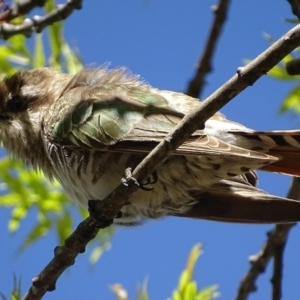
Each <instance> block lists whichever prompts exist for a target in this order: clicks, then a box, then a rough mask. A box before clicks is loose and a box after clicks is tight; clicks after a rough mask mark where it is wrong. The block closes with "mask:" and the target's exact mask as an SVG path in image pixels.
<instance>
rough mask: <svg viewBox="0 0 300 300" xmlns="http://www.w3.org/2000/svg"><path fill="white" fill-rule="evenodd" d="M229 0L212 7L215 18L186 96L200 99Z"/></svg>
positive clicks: (222, 0)
mask: <svg viewBox="0 0 300 300" xmlns="http://www.w3.org/2000/svg"><path fill="white" fill-rule="evenodd" d="M229 4H230V0H220V3H219V4H218V5H215V6H213V7H212V10H213V12H214V13H215V18H214V21H213V24H212V27H211V29H210V33H209V37H208V40H207V43H206V46H205V48H204V51H203V54H202V55H201V58H200V59H199V62H198V64H197V70H196V74H195V76H194V78H193V79H191V80H190V82H189V86H188V89H187V91H186V94H187V95H189V96H192V97H195V98H200V96H201V92H202V90H203V87H204V84H205V76H206V75H207V74H208V73H210V72H211V70H212V66H211V65H212V63H211V61H212V57H213V55H214V52H215V49H216V45H217V42H218V39H219V37H220V35H221V32H222V29H223V26H224V24H225V20H226V15H227V11H228V9H229Z"/></svg>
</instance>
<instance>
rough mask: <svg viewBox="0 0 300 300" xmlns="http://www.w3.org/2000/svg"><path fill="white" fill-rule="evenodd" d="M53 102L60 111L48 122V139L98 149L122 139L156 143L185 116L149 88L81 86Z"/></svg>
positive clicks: (55, 109)
mask: <svg viewBox="0 0 300 300" xmlns="http://www.w3.org/2000/svg"><path fill="white" fill-rule="evenodd" d="M54 105H55V107H54V108H53V110H52V111H59V112H60V113H59V114H56V115H50V116H48V117H47V120H46V121H45V126H46V131H47V132H48V133H49V138H50V139H51V140H52V141H54V142H57V143H60V144H66V145H70V144H72V145H74V146H76V145H77V146H79V147H84V148H89V149H99V150H101V149H106V148H107V147H109V146H112V145H115V144H116V143H117V142H121V141H122V142H124V141H131V140H132V141H136V142H143V141H149V142H156V143H157V142H159V141H160V140H161V139H163V138H164V137H165V136H166V134H167V133H168V132H169V131H170V130H172V129H173V128H174V126H175V125H176V124H177V123H178V122H179V121H180V120H181V118H182V117H183V114H182V113H180V112H178V111H176V110H174V109H172V108H171V107H169V106H168V102H167V101H166V99H164V98H163V97H162V96H160V95H158V94H155V93H149V88H147V87H142V88H137V87H131V88H127V87H122V86H117V85H114V86H113V87H112V86H110V85H108V86H101V87H90V88H89V87H78V88H75V89H72V90H71V91H69V92H67V93H65V94H64V95H63V96H62V97H61V98H60V99H59V100H58V101H56V102H55V103H54ZM152 148H153V145H152Z"/></svg>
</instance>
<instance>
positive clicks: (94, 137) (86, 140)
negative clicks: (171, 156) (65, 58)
mask: <svg viewBox="0 0 300 300" xmlns="http://www.w3.org/2000/svg"><path fill="white" fill-rule="evenodd" d="M195 101H196V100H195ZM53 105H55V107H54V108H53V109H50V111H53V112H57V111H59V112H60V113H59V114H55V115H49V116H47V117H46V118H47V119H46V120H45V129H46V132H47V133H48V138H49V140H50V141H52V142H53V143H55V144H59V145H64V146H67V147H72V148H74V147H75V148H76V147H78V148H80V149H82V148H84V149H88V150H100V151H115V152H124V153H126V152H130V153H137V154H141V153H148V152H150V151H151V150H152V149H153V148H154V147H155V146H156V145H157V144H158V143H159V142H160V141H161V140H162V139H163V138H164V137H165V136H166V135H167V134H168V133H169V132H170V131H171V130H172V129H173V128H174V127H175V126H176V125H177V124H178V123H179V122H180V120H181V119H182V118H183V116H184V115H183V114H182V113H181V112H179V111H177V110H176V109H175V108H172V107H170V103H169V102H168V101H167V99H165V98H164V97H163V96H161V95H160V94H159V92H157V91H156V90H152V89H151V88H149V87H147V86H140V87H132V86H124V85H117V84H113V85H112V84H108V85H102V86H94V87H87V86H81V87H80V86H79V87H76V88H73V89H71V90H69V91H67V92H66V93H64V94H63V96H62V97H61V98H60V99H58V101H56V102H55V103H54V104H53ZM175 154H181V155H206V156H209V155H213V156H216V155H217V156H226V157H227V158H226V159H227V160H241V159H247V160H248V162H249V163H250V161H253V163H254V164H255V163H257V164H258V165H260V164H261V163H262V162H264V163H266V162H271V161H273V160H277V159H276V158H274V157H271V156H269V155H266V154H263V153H258V152H255V151H251V150H247V149H243V148H239V147H237V146H234V145H230V144H228V143H226V142H224V141H221V140H219V139H218V138H216V137H213V136H208V135H203V132H202V131H200V130H199V131H197V132H196V133H194V134H193V136H191V138H190V139H189V140H188V141H186V142H185V143H184V144H183V145H181V146H180V147H179V148H178V149H177V150H176V151H175Z"/></svg>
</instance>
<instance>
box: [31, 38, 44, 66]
mask: <svg viewBox="0 0 300 300" xmlns="http://www.w3.org/2000/svg"><path fill="white" fill-rule="evenodd" d="M45 61H46V59H45V53H44V45H43V34H42V33H37V34H36V35H35V50H34V56H33V63H32V65H33V67H34V68H42V67H44V66H45Z"/></svg>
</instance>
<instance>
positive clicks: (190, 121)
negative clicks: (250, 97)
mask: <svg viewBox="0 0 300 300" xmlns="http://www.w3.org/2000/svg"><path fill="white" fill-rule="evenodd" d="M299 45H300V25H298V26H296V27H294V28H293V29H292V30H290V31H289V32H288V33H286V34H285V35H284V36H283V37H281V38H280V39H279V40H278V41H277V42H275V43H274V44H273V45H272V46H271V47H270V48H268V49H267V50H266V51H264V52H263V53H262V54H261V55H259V56H258V57H257V58H256V59H254V60H253V61H252V62H251V63H249V64H248V65H247V66H245V67H241V68H238V72H237V73H238V74H236V75H234V76H233V77H232V78H231V79H229V81H227V82H226V83H225V84H224V85H223V86H222V87H220V88H219V89H218V90H217V91H216V92H214V93H213V94H212V95H211V96H210V97H208V98H207V99H206V101H204V102H203V104H202V105H200V103H199V108H198V109H197V110H195V111H193V112H191V113H190V114H188V115H186V116H185V117H184V118H183V120H182V121H181V122H180V123H179V124H178V125H177V126H176V128H175V129H174V130H173V132H171V133H170V134H168V136H167V137H166V138H165V139H164V140H163V141H162V142H161V143H160V144H159V145H158V146H157V147H155V149H153V151H152V152H151V153H150V154H149V155H148V156H147V157H146V158H145V159H144V160H143V161H142V162H141V163H140V164H139V165H138V166H137V167H136V169H135V170H134V171H133V174H132V175H133V177H134V178H136V179H137V181H138V182H142V181H143V180H144V179H145V178H146V177H147V176H149V175H150V174H152V173H153V172H154V171H155V170H156V169H157V168H158V167H159V165H160V164H161V163H162V162H163V161H164V160H165V159H166V158H167V157H168V156H169V155H170V154H171V153H172V151H174V150H175V149H176V148H177V147H178V146H179V145H181V144H182V143H183V142H184V141H185V140H186V139H187V138H188V137H189V136H190V135H191V134H192V133H193V132H194V131H195V130H197V129H199V128H203V127H204V123H205V121H206V120H207V119H208V118H210V117H211V116H212V115H213V114H214V113H216V112H217V111H218V110H219V109H220V108H222V106H224V105H225V104H227V103H228V102H229V101H230V100H231V99H233V98H234V97H235V96H236V95H237V94H238V93H240V92H241V91H242V90H244V89H245V88H246V87H248V86H249V85H252V84H253V83H254V82H255V81H256V80H258V79H259V78H260V77H261V76H263V75H264V74H266V72H267V71H268V70H270V69H271V68H272V67H274V66H275V65H276V64H277V63H278V62H279V61H280V60H282V59H283V58H284V57H285V56H286V55H287V54H289V53H290V52H291V51H292V50H294V49H295V48H296V47H298V46H299ZM137 189H138V187H137V186H136V185H132V186H128V187H126V186H124V185H123V184H120V185H119V186H118V187H117V188H116V189H115V190H114V191H113V192H112V193H111V194H110V195H109V196H107V197H106V198H105V199H104V200H103V201H95V202H96V203H97V204H96V205H95V207H94V211H93V214H92V215H95V216H96V217H97V220H100V221H102V222H105V221H108V220H111V219H113V218H114V217H115V216H116V215H117V213H118V212H119V211H120V209H121V208H122V206H123V205H124V204H125V203H126V201H127V199H128V198H129V197H130V195H131V194H132V193H133V192H134V191H136V190H137ZM97 220H95V219H94V218H93V217H89V218H87V219H86V220H84V221H83V222H82V223H81V224H80V225H79V226H78V228H77V229H76V230H75V232H74V233H73V234H72V235H71V237H70V238H68V239H67V240H66V242H65V245H64V246H62V247H59V248H58V249H59V251H56V253H55V256H54V258H53V259H52V261H51V262H50V263H49V264H48V266H46V268H45V269H44V270H42V272H41V273H40V274H39V275H38V276H37V277H36V278H35V280H34V282H33V284H32V287H31V288H30V290H29V291H28V293H27V294H26V296H25V297H24V298H23V299H40V298H41V297H42V296H43V295H44V294H45V293H46V291H50V290H53V289H54V288H55V282H56V280H57V279H58V277H59V276H60V275H61V274H62V272H63V271H64V269H65V268H67V267H68V266H69V265H71V264H72V263H73V262H74V260H75V258H76V257H77V255H78V254H79V253H81V252H82V251H83V250H84V248H85V246H86V245H87V243H88V242H89V241H90V240H91V239H92V238H93V237H94V236H95V235H96V233H97V231H98V230H99V228H97V227H100V228H101V227H103V226H102V225H101V224H99V221H97ZM89 230H90V232H89ZM61 265H62V266H61Z"/></svg>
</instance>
